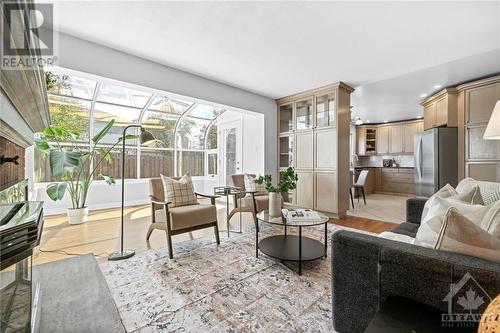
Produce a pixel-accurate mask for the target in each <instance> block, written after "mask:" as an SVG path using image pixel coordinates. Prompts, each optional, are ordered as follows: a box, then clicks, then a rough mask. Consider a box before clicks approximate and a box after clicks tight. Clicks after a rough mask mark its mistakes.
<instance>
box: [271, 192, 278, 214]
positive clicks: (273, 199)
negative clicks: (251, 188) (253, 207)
mask: <svg viewBox="0 0 500 333" xmlns="http://www.w3.org/2000/svg"><path fill="white" fill-rule="evenodd" d="M269 215H270V216H273V217H276V216H280V215H281V193H276V192H269Z"/></svg>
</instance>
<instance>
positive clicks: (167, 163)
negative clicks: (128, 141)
mask: <svg viewBox="0 0 500 333" xmlns="http://www.w3.org/2000/svg"><path fill="white" fill-rule="evenodd" d="M160 174H161V175H165V176H168V177H173V176H174V152H173V151H172V150H160V149H157V150H151V149H144V148H141V178H156V177H160Z"/></svg>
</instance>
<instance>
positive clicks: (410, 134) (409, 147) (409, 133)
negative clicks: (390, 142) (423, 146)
mask: <svg viewBox="0 0 500 333" xmlns="http://www.w3.org/2000/svg"><path fill="white" fill-rule="evenodd" d="M423 130H424V126H423V122H422V121H418V122H411V123H407V124H405V125H404V140H403V142H404V147H403V152H405V153H413V152H414V151H413V150H414V148H413V139H414V137H415V135H416V134H419V133H422V132H423Z"/></svg>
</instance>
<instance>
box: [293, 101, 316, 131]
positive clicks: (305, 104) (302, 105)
mask: <svg viewBox="0 0 500 333" xmlns="http://www.w3.org/2000/svg"><path fill="white" fill-rule="evenodd" d="M312 101H313V99H312V97H309V98H306V99H303V100H300V101H297V102H295V129H296V130H297V131H300V130H307V129H311V128H312V127H313V107H312V104H313V103H312Z"/></svg>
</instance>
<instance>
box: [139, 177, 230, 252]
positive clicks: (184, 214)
mask: <svg viewBox="0 0 500 333" xmlns="http://www.w3.org/2000/svg"><path fill="white" fill-rule="evenodd" d="M149 185H150V198H151V219H152V221H151V225H150V226H149V230H148V232H147V235H146V239H148V240H149V237H150V236H151V233H152V232H153V230H155V229H161V230H165V232H166V235H167V244H168V251H169V257H170V259H172V258H173V250H172V236H173V235H178V234H182V233H185V232H190V231H194V230H198V229H204V228H209V227H213V228H214V231H215V239H216V241H217V244H220V239H219V228H218V226H217V209H216V207H215V199H216V198H217V196H213V195H205V194H200V193H196V196H197V197H203V198H209V199H210V201H211V204H201V203H196V204H192V205H186V206H178V207H172V208H171V207H169V204H170V202H166V200H165V193H164V187H163V182H162V179H161V178H152V179H150V180H149Z"/></svg>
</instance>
